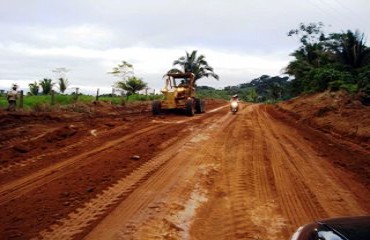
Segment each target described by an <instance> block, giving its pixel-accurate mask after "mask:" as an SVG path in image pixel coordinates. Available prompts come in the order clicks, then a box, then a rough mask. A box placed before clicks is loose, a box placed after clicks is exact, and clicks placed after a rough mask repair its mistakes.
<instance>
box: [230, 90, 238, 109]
mask: <svg viewBox="0 0 370 240" xmlns="http://www.w3.org/2000/svg"><path fill="white" fill-rule="evenodd" d="M233 102H236V103H237V105H236V109H235V110H236V111H238V110H239V97H238V94H235V95H233V96H232V97H231V99H230V110H231V111H232V112H234V111H233V104H232V103H233Z"/></svg>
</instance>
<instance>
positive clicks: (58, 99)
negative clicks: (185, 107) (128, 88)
mask: <svg viewBox="0 0 370 240" xmlns="http://www.w3.org/2000/svg"><path fill="white" fill-rule="evenodd" d="M158 98H160V96H159V95H143V94H134V95H131V96H130V97H129V98H127V99H126V98H123V97H121V96H112V95H111V94H106V95H102V96H99V101H102V102H110V103H112V104H113V105H121V104H125V103H127V102H136V101H151V100H154V99H158ZM94 100H95V96H91V95H82V94H79V95H78V98H77V100H76V95H75V94H71V95H62V94H55V96H54V105H55V106H65V105H69V104H74V103H82V104H91V103H92V102H93V101H94ZM19 102H20V101H18V102H17V104H18V106H19ZM51 105H52V97H51V95H38V96H32V95H29V96H24V98H23V108H24V109H34V110H35V109H40V108H41V107H43V108H45V107H48V108H50V107H51ZM7 106H8V102H7V100H6V98H5V96H1V97H0V107H1V108H6V107H7Z"/></svg>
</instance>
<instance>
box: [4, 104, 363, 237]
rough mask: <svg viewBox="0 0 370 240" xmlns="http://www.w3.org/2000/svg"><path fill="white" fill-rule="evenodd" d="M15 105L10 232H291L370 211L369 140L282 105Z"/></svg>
mask: <svg viewBox="0 0 370 240" xmlns="http://www.w3.org/2000/svg"><path fill="white" fill-rule="evenodd" d="M5 117H6V119H5ZM5 117H3V120H2V124H3V125H2V129H1V131H2V138H1V140H2V142H1V145H0V147H1V154H0V160H1V162H0V163H1V165H0V183H1V185H0V205H1V206H0V209H1V210H0V232H1V239H289V237H290V236H291V235H292V233H293V231H294V230H295V229H296V228H297V227H298V226H300V225H302V224H304V223H307V222H310V221H313V220H315V219H320V218H328V217H336V216H355V215H369V214H370V205H369V204H368V199H370V190H369V186H370V177H369V175H370V164H369V162H370V157H369V156H370V152H369V150H368V149H366V148H364V147H363V146H359V145H356V144H353V143H351V142H348V141H344V140H341V139H339V138H337V137H333V136H331V135H330V134H323V133H321V132H320V131H317V130H313V129H310V128H308V127H306V126H303V125H301V124H298V123H297V122H296V121H294V119H292V118H290V117H289V116H287V115H286V114H283V113H281V112H279V111H278V110H276V109H275V108H274V107H273V106H266V105H247V104H246V105H244V106H243V108H242V109H241V110H240V111H239V112H238V113H237V114H235V115H233V114H231V113H230V112H229V109H228V106H227V105H225V104H224V103H213V104H212V105H211V106H210V107H209V108H208V110H207V113H205V114H199V115H195V116H194V117H185V116H181V115H176V114H168V115H163V116H155V117H154V116H152V115H151V114H150V111H149V110H148V109H147V108H142V109H141V110H140V111H136V112H135V111H131V112H127V111H125V112H124V111H123V110H120V109H116V111H115V112H114V113H111V114H108V115H107V114H102V113H100V114H99V111H98V110H94V112H93V113H91V112H90V113H89V114H88V115H86V116H84V117H82V116H81V115H78V116H67V115H66V116H57V117H56V116H54V117H52V116H49V117H48V118H47V121H45V116H41V115H40V116H39V115H32V114H31V115H24V114H23V115H22V114H18V115H17V114H15V115H6V116H5ZM10 136H11V137H10Z"/></svg>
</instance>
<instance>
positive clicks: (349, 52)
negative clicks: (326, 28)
mask: <svg viewBox="0 0 370 240" xmlns="http://www.w3.org/2000/svg"><path fill="white" fill-rule="evenodd" d="M331 37H332V39H333V46H332V47H333V48H334V52H335V53H336V56H337V58H338V60H339V61H340V63H342V64H344V65H346V66H347V67H350V68H351V69H357V68H360V67H364V66H366V65H369V64H370V48H369V47H367V46H366V45H365V41H364V34H361V33H360V32H358V31H356V32H355V33H353V32H352V31H351V30H348V31H347V32H346V33H341V34H332V35H331Z"/></svg>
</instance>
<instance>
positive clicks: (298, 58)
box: [198, 23, 370, 104]
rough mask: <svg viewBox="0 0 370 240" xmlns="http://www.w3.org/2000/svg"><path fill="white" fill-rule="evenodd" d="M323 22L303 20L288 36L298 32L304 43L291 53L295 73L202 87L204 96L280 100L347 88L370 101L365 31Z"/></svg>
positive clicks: (289, 68)
mask: <svg viewBox="0 0 370 240" xmlns="http://www.w3.org/2000/svg"><path fill="white" fill-rule="evenodd" d="M323 26H324V25H323V24H322V23H317V24H315V23H310V24H308V25H304V24H303V23H302V24H300V26H299V28H298V29H293V30H291V31H290V32H289V33H288V36H298V38H299V41H300V43H301V46H300V47H299V48H298V49H297V50H296V51H294V52H293V53H292V54H291V56H293V57H294V58H295V59H294V60H293V61H291V62H290V63H289V64H288V66H287V67H286V69H285V73H286V74H288V75H290V76H292V77H293V79H292V80H290V79H289V78H288V77H279V76H275V77H270V76H267V75H262V76H261V77H259V78H256V79H253V80H252V81H251V82H249V83H244V84H240V85H238V86H229V87H226V88H224V89H223V90H215V89H210V88H208V87H198V93H199V94H200V95H203V96H206V95H208V96H215V97H220V98H226V96H229V97H230V96H231V95H233V94H238V95H239V97H240V98H241V99H243V100H245V101H251V102H276V101H280V100H286V99H289V98H292V97H294V96H298V95H300V94H302V93H315V92H322V91H327V90H329V91H338V90H345V91H347V92H348V93H350V94H358V96H360V97H361V98H362V102H363V103H364V104H368V103H369V102H370V48H369V47H367V46H366V45H365V41H364V34H363V33H360V32H359V31H355V32H353V31H351V30H347V31H346V32H342V33H329V34H325V33H324V32H323V31H322V28H323Z"/></svg>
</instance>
